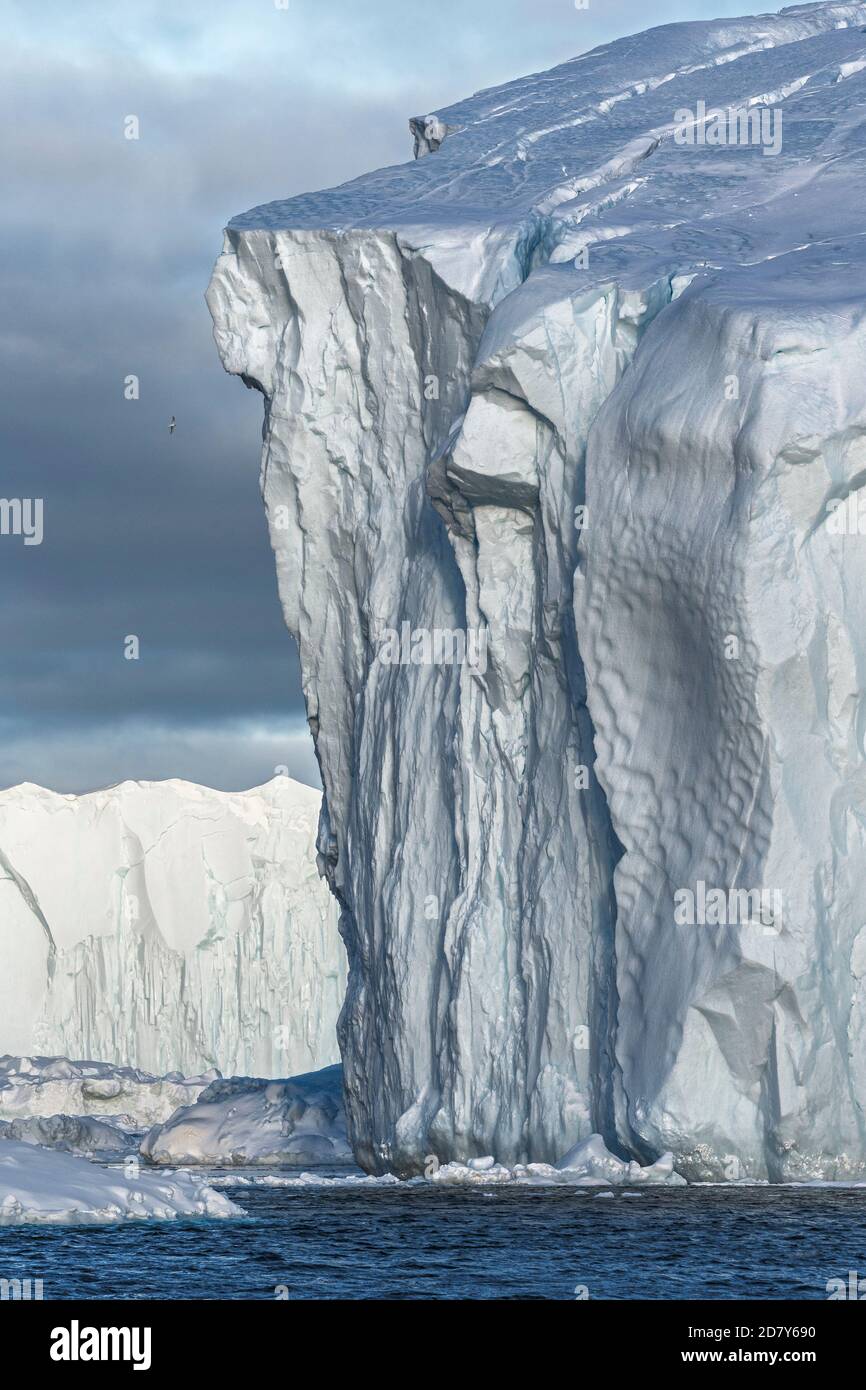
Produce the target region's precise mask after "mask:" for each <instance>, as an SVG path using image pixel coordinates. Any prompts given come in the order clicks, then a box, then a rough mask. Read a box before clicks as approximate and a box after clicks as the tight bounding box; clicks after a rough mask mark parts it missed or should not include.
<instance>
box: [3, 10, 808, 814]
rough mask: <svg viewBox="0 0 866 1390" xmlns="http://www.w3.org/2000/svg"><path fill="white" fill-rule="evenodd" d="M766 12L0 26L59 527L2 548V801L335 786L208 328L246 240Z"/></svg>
mask: <svg viewBox="0 0 866 1390" xmlns="http://www.w3.org/2000/svg"><path fill="white" fill-rule="evenodd" d="M769 8H771V9H778V8H781V6H779V5H771V6H769ZM748 9H749V6H748V5H747V4H744V3H743V0H739V2H737V0H735V2H734V3H726V2H725V0H712V3H707V2H706V0H668V2H667V3H665V0H662V3H660V4H659V5H658V6H656V7H655V8H654V9H653V10H652V12H651V13H650V12H649V11H648V10H647V7H646V6H645V5H643V4H639V3H637V0H589V4H588V8H582V9H578V8H577V7H576V5H575V3H574V0H471V3H467V0H459V3H458V0H436V3H430V4H423V3H421V4H415V5H407V4H406V3H405V0H399V3H398V2H397V0H365V3H363V4H362V3H358V2H357V0H354V2H353V0H183V3H182V4H179V3H178V2H177V0H140V3H135V0H122V3H118V0H74V3H69V0H39V3H35V0H0V37H2V43H0V175H2V187H3V191H4V196H3V200H2V206H0V247H2V254H0V304H2V306H3V308H2V313H0V498H5V499H14V498H33V499H35V498H41V499H42V500H43V536H42V542H41V544H38V545H36V544H33V545H25V544H24V537H23V536H22V535H20V534H19V535H15V534H7V535H0V594H2V601H0V653H2V659H0V786H2V787H6V786H12V785H14V784H16V783H18V782H22V781H29V782H38V783H41V784H42V785H44V786H49V787H52V788H54V789H55V790H56V791H61V792H82V791H89V790H93V789H95V788H97V787H103V786H108V785H111V784H113V783H115V782H120V781H123V780H124V779H125V778H136V779H140V778H144V779H160V778H165V777H184V778H188V779H190V780H192V781H197V782H203V783H205V784H207V785H209V786H213V787H220V788H224V789H227V790H239V789H242V788H245V787H250V786H256V785H259V784H261V783H262V782H265V781H267V780H269V778H271V777H272V776H274V775H275V772H276V771H278V770H284V769H288V771H289V772H290V774H291V775H292V776H294V777H296V778H298V779H299V780H301V781H305V782H309V783H310V784H312V785H314V786H317V785H318V784H319V783H318V772H317V768H316V764H315V758H314V756H313V750H312V742H311V739H310V736H309V733H308V730H307V726H306V720H305V717H304V708H303V698H302V695H301V688H300V676H299V670H298V662H297V657H296V653H295V649H294V643H293V641H292V639H291V638H290V637H289V635H288V633H287V631H286V629H285V627H284V625H283V621H282V615H281V611H280V606H279V603H278V600H277V593H276V580H275V576H274V567H273V562H272V556H271V551H270V547H269V542H268V536H267V529H266V525H265V521H264V514H263V510H262V505H261V498H260V494H259V454H260V448H261V413H262V406H261V397H260V396H259V394H258V393H257V392H253V391H246V390H245V389H244V387H243V385H242V383H241V382H239V381H238V380H237V379H235V378H231V377H228V376H227V375H226V374H225V373H224V372H223V370H222V368H221V366H220V363H219V359H218V357H217V353H216V349H215V347H214V343H213V338H212V332H211V323H210V318H209V315H208V312H207V309H206V306H205V302H204V292H205V289H206V288H207V283H208V279H209V277H210V271H211V267H212V265H213V262H214V260H215V259H216V256H217V254H218V253H219V250H220V246H221V239H222V237H221V229H222V227H223V226H224V225H225V223H226V222H227V221H228V219H229V218H230V217H231V216H232V215H234V214H236V213H239V212H243V211H244V210H246V209H247V208H250V207H254V206H256V205H257V204H259V203H264V202H269V201H272V200H274V199H277V198H286V197H289V196H291V195H293V194H296V193H303V192H306V191H308V190H311V189H315V188H324V187H328V186H331V185H333V184H336V183H342V182H344V181H345V180H346V179H349V178H354V177H356V176H357V175H358V174H361V173H363V172H365V171H366V170H368V169H375V168H378V167H380V166H381V165H384V164H394V163H400V162H402V161H404V160H406V159H409V158H410V157H411V140H410V136H409V131H408V125H407V121H408V118H409V116H410V115H414V114H419V113H424V112H427V111H429V110H434V109H436V108H437V107H441V106H445V105H447V104H449V103H450V102H453V101H457V100H459V99H461V98H463V97H465V96H468V95H470V94H471V93H472V92H474V91H477V90H478V89H480V88H483V87H489V86H493V85H495V84H497V83H499V82H504V81H508V80H510V79H512V78H514V77H519V76H521V75H524V74H526V73H530V72H534V71H539V70H541V69H544V68H547V67H551V66H553V65H554V64H556V63H559V62H564V61H565V60H566V59H568V58H572V57H574V56H575V55H577V54H578V53H582V52H585V51H587V50H588V49H590V48H593V47H595V46H596V45H598V44H601V43H604V42H607V41H608V40H610V39H612V38H617V37H620V36H621V35H623V34H628V33H633V32H637V31H639V30H641V29H643V28H646V27H647V23H648V20H650V19H651V20H652V22H653V23H655V24H661V23H666V22H670V21H672V20H681V19H707V18H711V17H714V16H723V15H735V14H740V13H743V12H748ZM129 116H134V117H136V118H137V121H138V127H139V138H138V139H137V140H128V139H126V138H125V136H124V123H125V121H126V120H127V118H128V117H129ZM130 376H135V377H137V378H138V398H137V399H127V398H126V392H125V383H126V381H127V378H129V377H130ZM172 417H174V418H175V420H176V427H175V430H174V432H173V433H170V432H169V421H170V420H171V418H172ZM131 637H134V638H136V639H137V642H138V659H137V660H129V659H127V656H126V653H127V652H128V651H130V650H131V649H132V648H131V645H130V643H129V642H128V640H127V639H129V638H131Z"/></svg>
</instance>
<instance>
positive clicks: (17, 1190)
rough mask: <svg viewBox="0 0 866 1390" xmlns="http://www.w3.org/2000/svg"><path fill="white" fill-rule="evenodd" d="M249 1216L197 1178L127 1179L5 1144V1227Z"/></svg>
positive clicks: (0, 1154) (66, 1157)
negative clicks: (33, 1224) (28, 1224)
mask: <svg viewBox="0 0 866 1390" xmlns="http://www.w3.org/2000/svg"><path fill="white" fill-rule="evenodd" d="M243 1215H244V1213H243V1210H242V1208H241V1207H239V1206H236V1205H235V1203H234V1202H231V1201H229V1199H228V1198H227V1197H226V1196H225V1195H224V1194H223V1193H221V1192H216V1191H215V1190H214V1189H213V1188H212V1187H210V1186H209V1185H208V1184H207V1182H205V1181H203V1180H202V1179H201V1178H198V1177H195V1176H194V1175H193V1174H192V1173H165V1174H159V1175H157V1174H154V1173H145V1172H137V1173H134V1174H132V1175H130V1176H127V1175H126V1173H125V1171H122V1170H119V1169H107V1168H102V1167H100V1166H99V1165H98V1164H96V1163H90V1162H88V1160H87V1159H85V1158H75V1157H73V1156H71V1155H70V1154H64V1153H58V1152H56V1151H52V1150H50V1149H38V1148H33V1147H32V1146H31V1145H30V1144H22V1143H21V1142H20V1141H18V1140H14V1139H0V1226H14V1225H22V1224H25V1223H30V1222H38V1223H52V1224H91V1223H100V1224H108V1223H112V1222H116V1221H142V1220H148V1219H150V1220H163V1221H168V1220H176V1219H178V1218H183V1217H203V1216H206V1217H217V1218H222V1219H224V1218H226V1217H231V1216H243Z"/></svg>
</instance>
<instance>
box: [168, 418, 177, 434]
mask: <svg viewBox="0 0 866 1390" xmlns="http://www.w3.org/2000/svg"><path fill="white" fill-rule="evenodd" d="M176 424H177V421H176V420H175V418H174V416H173V415H172V417H171V419H170V420H169V422H168V432H169V434H174V429H175V425H176Z"/></svg>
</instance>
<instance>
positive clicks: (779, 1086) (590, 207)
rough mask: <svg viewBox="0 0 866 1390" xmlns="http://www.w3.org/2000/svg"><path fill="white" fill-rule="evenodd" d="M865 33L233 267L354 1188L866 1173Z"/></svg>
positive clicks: (477, 111)
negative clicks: (424, 1177) (561, 1163)
mask: <svg viewBox="0 0 866 1390" xmlns="http://www.w3.org/2000/svg"><path fill="white" fill-rule="evenodd" d="M864 30H866V5H864V4H862V3H832V4H819V5H802V6H797V7H795V8H793V9H788V10H785V11H783V12H782V13H780V14H772V15H760V16H758V17H755V18H748V17H747V18H743V19H723V20H712V21H706V22H703V21H702V22H700V23H695V24H676V25H669V26H666V27H664V28H662V29H654V30H650V31H648V32H647V33H644V34H640V35H637V36H634V37H629V38H626V39H622V40H619V41H617V42H615V43H611V44H608V45H606V46H605V47H604V48H601V49H598V50H596V51H594V52H592V53H588V54H585V55H583V56H581V57H579V58H577V59H574V60H573V61H570V62H567V63H564V64H563V65H562V66H561V67H558V68H555V69H554V70H553V71H551V72H549V73H542V74H539V75H536V76H532V77H526V78H520V79H518V80H516V81H514V82H511V83H508V84H506V85H505V86H502V87H498V88H495V89H491V90H488V91H484V92H481V93H479V94H478V95H476V96H474V97H472V98H470V99H469V100H467V101H465V102H461V103H459V104H458V105H456V106H454V107H451V108H448V109H440V110H434V111H428V112H427V113H425V114H424V115H423V116H420V117H418V118H417V119H415V120H414V121H413V122H412V135H413V137H414V141H415V149H416V153H417V154H418V155H419V156H421V155H423V158H418V159H417V160H416V161H415V162H410V163H407V164H405V165H401V166H398V167H393V168H389V169H384V170H380V171H378V172H377V173H372V174H369V175H366V176H365V177H363V178H361V179H358V180H355V181H354V182H352V183H349V184H346V185H344V186H343V187H341V188H338V189H333V190H330V191H326V192H322V193H313V194H309V195H305V196H303V197H298V198H293V199H290V200H287V201H280V202H275V203H270V204H268V205H266V206H263V207H260V208H256V209H254V210H253V211H252V212H249V213H246V214H244V215H242V216H240V217H237V218H235V219H234V220H233V221H232V222H231V223H230V225H229V227H228V229H227V231H226V235H225V242H224V250H223V254H222V255H221V256H220V258H219V260H218V262H217V266H216V268H215V271H214V276H213V280H212V284H211V288H210V292H209V302H210V307H211V311H212V314H213V317H214V322H215V331H216V339H217V343H218V346H219V350H220V353H221V355H222V360H223V363H224V365H225V367H226V368H227V369H228V370H229V371H231V372H234V373H236V374H238V375H241V376H243V378H244V381H245V383H246V384H247V385H255V386H257V387H258V388H259V389H260V390H261V392H262V393H263V395H264V397H265V405H266V416H265V437H264V451H263V475H262V476H263V487H264V499H265V507H266V511H267V515H268V518H269V523H270V529H271V541H272V545H273V548H274V551H275V555H276V566H277V575H278V580H279V587H280V595H281V600H282V604H283V608H284V612H285V617H286V621H287V624H288V626H289V628H290V629H291V631H292V632H293V633H294V634H295V635H296V637H297V639H298V642H299V649H300V658H301V668H302V679H303V686H304V692H305V697H306V701H307V709H308V714H309V717H310V723H311V727H312V729H313V732H314V736H315V738H316V744H317V753H318V757H319V762H320V765H321V769H322V777H323V783H324V789H325V801H324V805H323V814H322V823H321V828H320V833H319V849H320V854H321V859H322V863H323V864H324V866H325V868H326V870H327V873H328V876H329V879H330V882H331V885H332V887H333V889H334V891H335V894H336V895H337V896H338V898H339V901H340V903H341V908H342V920H341V928H342V931H343V933H344V936H345V939H346V941H347V945H348V952H349V960H350V979H349V985H348V996H347V1001H346V1007H345V1010H344V1012H343V1015H342V1022H341V1040H342V1051H343V1058H344V1064H345V1074H346V1084H347V1103H348V1121H349V1131H350V1134H351V1136H352V1139H353V1142H354V1147H355V1152H356V1156H357V1158H358V1160H359V1162H360V1163H361V1164H362V1165H363V1166H364V1167H365V1168H367V1169H369V1170H371V1171H374V1172H383V1171H386V1170H388V1169H393V1170H396V1171H398V1172H400V1173H404V1174H411V1173H420V1172H423V1171H424V1168H425V1165H426V1163H427V1161H428V1159H429V1157H430V1156H431V1155H432V1156H434V1157H435V1158H437V1159H438V1160H440V1161H441V1162H442V1163H448V1162H449V1161H452V1160H453V1161H455V1162H458V1163H462V1164H463V1165H464V1166H465V1164H466V1162H467V1160H469V1159H472V1158H474V1157H478V1156H481V1155H487V1154H489V1155H493V1156H494V1157H495V1160H496V1161H497V1162H498V1163H500V1164H501V1165H503V1167H505V1168H507V1169H509V1170H512V1169H514V1167H515V1166H516V1165H518V1164H524V1165H525V1164H529V1163H535V1162H541V1163H546V1164H553V1163H554V1162H555V1161H556V1159H557V1158H558V1156H560V1155H561V1154H563V1153H564V1152H566V1151H567V1150H568V1149H570V1148H571V1147H572V1146H573V1145H574V1144H576V1143H580V1142H582V1141H584V1140H586V1139H588V1138H589V1137H590V1136H591V1135H592V1134H595V1133H600V1134H602V1135H603V1137H604V1140H605V1142H606V1144H607V1145H608V1147H609V1148H613V1149H617V1150H620V1151H622V1152H625V1153H629V1154H631V1155H633V1158H634V1159H635V1161H640V1162H641V1163H643V1164H647V1163H649V1162H651V1161H653V1160H655V1159H659V1158H660V1156H661V1155H664V1154H666V1153H668V1152H670V1153H671V1154H673V1156H674V1163H675V1168H676V1170H677V1171H679V1172H681V1173H683V1174H685V1175H687V1176H688V1177H689V1178H692V1179H707V1178H722V1177H723V1176H725V1175H727V1174H729V1173H733V1174H735V1175H739V1176H740V1177H747V1178H750V1179H752V1180H760V1179H762V1178H767V1177H769V1178H771V1179H773V1180H796V1179H802V1178H805V1179H809V1178H823V1179H844V1178H848V1177H855V1178H856V1177H857V1176H858V1175H860V1176H863V1175H866V1120H864V1110H863V1096H864V1094H866V1046H864V1043H866V926H864V921H866V756H864V729H866V706H864V702H863V697H862V691H863V689H864V683H866V640H864V633H866V537H864V534H863V530H866V516H864V517H863V522H864V526H863V530H861V529H860V525H861V523H860V514H861V512H863V511H864V508H863V506H862V503H863V494H864V478H866V313H864V296H863V286H864V284H866V237H864V225H863V213H864V207H866V33H864ZM701 103H704V104H705V105H706V107H708V108H709V109H710V110H713V109H714V108H720V109H724V110H726V109H728V108H737V107H741V108H745V109H746V110H751V111H752V112H753V114H755V113H756V114H758V115H760V112H761V111H762V110H763V111H764V112H765V113H766V114H767V115H768V116H769V117H772V116H773V113H774V112H775V113H777V115H778V113H781V117H782V121H783V124H782V127H781V136H782V139H781V147H780V149H778V150H777V151H775V152H772V153H767V152H766V151H767V149H768V146H767V145H764V144H734V145H732V144H726V145H719V144H713V143H711V142H709V141H708V142H706V143H694V142H693V143H691V144H688V143H683V142H682V140H681V139H680V138H679V136H680V134H681V133H682V131H683V130H684V129H685V128H686V127H688V125H689V122H691V129H694V128H695V122H697V121H698V120H699V119H700V118H699V116H698V112H699V110H700V109H701V106H700V104H701ZM683 112H685V113H686V116H685V124H684V121H683V115H682V113H683ZM690 113H691V114H690ZM703 129H704V128H703V126H702V127H701V130H702V131H703ZM837 504H841V505H842V506H843V508H844V510H843V511H842V512H841V513H839V514H838V515H837V513H836V510H835V507H836V505H837ZM583 508H585V509H586V510H585V511H582V510H580V509H583ZM852 518H853V520H852ZM840 523H841V524H840ZM404 624H406V625H407V626H408V629H409V631H410V633H411V632H418V633H419V634H420V638H421V642H420V645H419V655H418V658H417V660H411V659H410V660H409V661H408V662H406V663H403V662H395V661H394V660H393V659H388V660H385V659H383V654H385V653H387V652H388V651H389V650H393V634H394V633H401V632H402V630H403V625H404ZM437 630H438V631H439V632H440V634H441V633H442V632H443V631H445V632H454V631H458V630H459V631H466V630H469V631H470V632H475V633H483V635H484V638H485V640H486V662H485V666H484V669H483V670H481V669H478V668H477V667H475V668H472V667H470V666H469V665H468V664H465V663H464V664H460V663H459V662H456V663H453V664H448V663H447V662H446V661H443V660H439V661H436V660H431V659H430V658H429V656H425V655H424V646H423V639H424V637H425V634H426V635H427V637H428V638H429V636H430V634H431V633H435V632H436V631H437ZM732 639H733V640H732ZM700 884H703V885H704V886H705V887H708V888H709V889H711V890H713V891H717V892H718V894H719V896H724V897H725V899H726V901H727V899H728V895H729V894H735V895H739V894H741V893H743V894H746V895H748V894H752V893H757V892H760V891H762V890H763V891H766V892H767V893H769V894H770V896H771V901H772V895H773V894H774V893H779V894H780V895H781V906H780V909H779V910H778V911H777V910H775V909H773V911H772V912H771V913H770V915H769V917H768V918H767V919H766V920H763V921H762V920H759V919H758V917H757V916H756V915H755V914H753V913H752V912H751V911H746V912H745V914H744V915H736V914H735V918H734V920H724V921H721V922H719V921H718V920H717V914H715V913H714V915H713V916H711V917H710V918H709V919H708V920H705V921H702V922H700V923H697V924H695V925H690V924H689V923H687V922H685V923H684V922H682V921H680V920H678V919H677V917H676V915H675V911H676V905H677V901H678V895H679V894H681V893H683V892H687V893H688V892H691V893H692V894H697V892H698V890H699V885H700ZM747 906H748V903H747ZM470 1171H472V1170H470Z"/></svg>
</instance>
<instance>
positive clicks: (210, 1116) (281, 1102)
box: [141, 1066, 353, 1167]
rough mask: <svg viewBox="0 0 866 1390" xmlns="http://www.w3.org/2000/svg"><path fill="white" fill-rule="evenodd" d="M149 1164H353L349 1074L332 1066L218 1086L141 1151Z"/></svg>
mask: <svg viewBox="0 0 866 1390" xmlns="http://www.w3.org/2000/svg"><path fill="white" fill-rule="evenodd" d="M141 1153H142V1155H143V1157H144V1158H145V1159H146V1160H147V1161H148V1162H149V1163H157V1164H171V1165H175V1164H179V1163H197V1164H211V1165H213V1166H215V1167H223V1166H227V1165H238V1166H241V1167H244V1166H247V1165H253V1164H262V1163H266V1164H270V1165H274V1164H346V1163H352V1161H353V1160H352V1151H351V1149H350V1147H349V1144H348V1141H347V1138H346V1119H345V1114H344V1111H343V1097H342V1069H341V1068H340V1067H339V1066H335V1067H327V1068H325V1069H324V1070H323V1071H319V1072H314V1073H312V1074H310V1075H308V1076H295V1077H292V1078H290V1079H288V1080H285V1081H262V1080H252V1079H250V1078H249V1077H232V1078H231V1080H226V1081H216V1082H214V1083H213V1084H212V1085H211V1086H209V1087H208V1088H207V1090H206V1091H204V1092H203V1093H202V1095H201V1096H199V1098H198V1100H197V1101H196V1103H195V1105H190V1106H185V1107H183V1108H182V1109H179V1110H177V1111H176V1112H175V1114H174V1115H172V1117H171V1119H170V1120H168V1121H167V1122H166V1123H165V1124H162V1125H158V1126H156V1127H155V1128H154V1129H152V1130H151V1131H150V1133H149V1134H148V1135H147V1136H146V1137H145V1139H144V1142H143V1143H142V1145H141Z"/></svg>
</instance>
